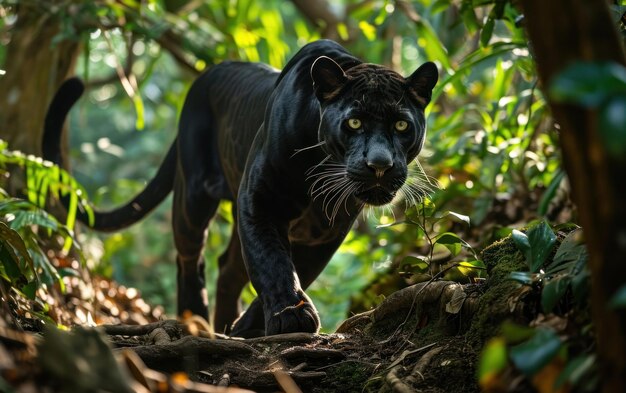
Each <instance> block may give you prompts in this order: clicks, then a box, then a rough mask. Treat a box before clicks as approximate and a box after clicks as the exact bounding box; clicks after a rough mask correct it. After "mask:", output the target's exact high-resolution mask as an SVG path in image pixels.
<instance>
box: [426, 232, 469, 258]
mask: <svg viewBox="0 0 626 393" xmlns="http://www.w3.org/2000/svg"><path fill="white" fill-rule="evenodd" d="M433 244H441V245H442V246H444V247H445V248H447V249H448V251H450V253H451V254H452V256H457V255H459V253H460V252H461V249H462V248H463V242H462V240H461V238H460V237H459V236H458V235H457V234H456V233H452V232H444V233H441V234H439V235H437V236H435V238H434V239H433Z"/></svg>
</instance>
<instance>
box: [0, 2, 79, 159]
mask: <svg viewBox="0 0 626 393" xmlns="http://www.w3.org/2000/svg"><path fill="white" fill-rule="evenodd" d="M59 3H61V1H59V0H52V1H49V2H20V3H19V4H18V5H17V6H16V7H17V12H16V15H17V19H16V22H15V24H14V25H12V26H10V27H9V28H10V31H9V35H10V41H9V43H8V45H7V52H6V61H5V64H4V65H3V69H4V70H5V71H6V74H5V75H4V76H2V77H0V108H2V110H1V111H0V138H3V139H5V140H6V141H7V142H9V147H10V148H11V149H13V150H20V151H22V152H24V153H28V154H35V155H39V156H40V155H41V137H42V132H43V122H44V117H45V113H46V108H47V107H48V104H49V102H50V100H51V98H52V95H53V94H54V92H55V91H56V89H57V88H58V86H59V85H60V84H61V82H62V81H63V80H65V79H67V78H68V77H69V76H70V75H72V74H73V70H74V66H75V64H76V59H77V57H78V53H79V42H78V41H70V40H62V41H61V42H59V43H58V44H53V43H52V41H53V39H54V37H55V36H56V35H57V33H58V32H59V29H60V19H59V17H58V16H57V14H56V13H55V12H54V11H55V9H56V10H58V5H59Z"/></svg>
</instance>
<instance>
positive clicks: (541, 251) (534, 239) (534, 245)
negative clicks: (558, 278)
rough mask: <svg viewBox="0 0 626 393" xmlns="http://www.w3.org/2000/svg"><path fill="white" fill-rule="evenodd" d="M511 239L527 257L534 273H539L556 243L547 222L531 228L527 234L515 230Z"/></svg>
mask: <svg viewBox="0 0 626 393" xmlns="http://www.w3.org/2000/svg"><path fill="white" fill-rule="evenodd" d="M511 237H512V238H513V241H514V242H515V245H516V246H517V248H518V249H519V250H520V251H521V252H522V253H523V254H524V256H525V257H526V263H527V264H528V268H529V270H530V271H531V272H532V273H536V272H538V271H539V269H540V268H541V266H542V265H543V264H544V262H545V261H546V259H547V258H548V256H549V255H550V253H551V252H552V249H553V248H554V243H556V235H555V234H554V232H553V231H552V229H551V228H550V226H549V225H548V224H547V223H546V222H545V221H542V222H540V223H539V224H536V225H534V226H532V227H530V228H529V229H528V230H527V231H526V234H524V233H523V232H520V231H517V230H513V232H512V233H511Z"/></svg>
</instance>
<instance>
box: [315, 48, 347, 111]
mask: <svg viewBox="0 0 626 393" xmlns="http://www.w3.org/2000/svg"><path fill="white" fill-rule="evenodd" d="M311 79H313V89H314V90H315V95H316V96H317V99H318V100H320V102H323V101H326V100H330V99H332V98H333V97H335V96H336V95H337V93H339V90H340V89H341V87H342V86H343V85H344V83H346V81H347V80H348V77H347V76H346V73H345V72H344V71H343V69H342V68H341V66H340V65H339V64H337V63H336V62H335V61H334V60H333V59H331V58H330V57H327V56H320V57H318V58H317V59H315V61H314V62H313V65H312V66H311Z"/></svg>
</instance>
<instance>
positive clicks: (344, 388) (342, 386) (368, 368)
mask: <svg viewBox="0 0 626 393" xmlns="http://www.w3.org/2000/svg"><path fill="white" fill-rule="evenodd" d="M373 370H374V366H373V365H369V364H367V363H361V362H357V361H346V362H343V363H340V364H338V365H337V366H333V367H330V368H328V370H326V374H327V375H326V377H325V378H324V380H323V381H322V383H321V384H320V385H319V386H320V387H319V388H314V389H313V392H314V393H326V392H329V391H333V392H334V391H337V392H361V391H362V390H363V387H364V386H365V385H366V383H367V380H368V379H369V378H370V377H371V376H372V372H373Z"/></svg>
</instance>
